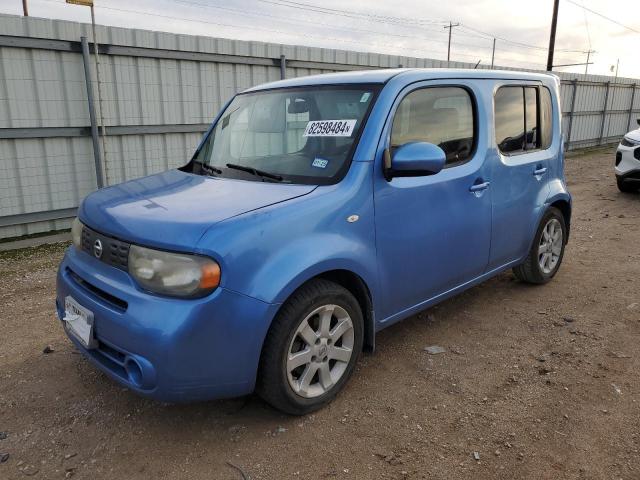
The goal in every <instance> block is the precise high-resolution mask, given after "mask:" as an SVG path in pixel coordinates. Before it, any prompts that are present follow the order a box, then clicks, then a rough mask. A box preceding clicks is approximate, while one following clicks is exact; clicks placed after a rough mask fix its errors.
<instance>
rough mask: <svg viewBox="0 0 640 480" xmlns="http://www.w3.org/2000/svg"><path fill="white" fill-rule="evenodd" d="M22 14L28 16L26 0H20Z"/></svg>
mask: <svg viewBox="0 0 640 480" xmlns="http://www.w3.org/2000/svg"><path fill="white" fill-rule="evenodd" d="M22 14H23V15H24V16H25V17H28V16H29V8H27V0H22Z"/></svg>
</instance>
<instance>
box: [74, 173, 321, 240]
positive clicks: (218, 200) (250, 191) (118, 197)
mask: <svg viewBox="0 0 640 480" xmlns="http://www.w3.org/2000/svg"><path fill="white" fill-rule="evenodd" d="M315 188H316V187H315V186H313V185H288V184H281V183H269V182H257V181H256V182H252V181H244V180H234V179H223V178H214V177H205V176H200V175H194V174H191V173H186V172H182V171H179V170H170V171H168V172H164V173H160V174H157V175H151V176H148V177H144V178H140V179H137V180H132V181H129V182H126V183H122V184H120V185H115V186H113V187H107V188H104V189H102V190H98V191H97V192H95V193H92V194H91V195H89V196H88V197H87V198H86V199H85V200H84V202H83V203H82V206H81V207H80V211H79V216H80V220H81V221H82V222H83V223H85V224H86V225H87V226H89V227H91V228H93V229H95V230H97V231H99V232H102V233H104V234H106V235H111V236H114V237H117V238H121V239H122V240H126V241H129V242H132V243H138V244H142V245H149V246H155V247H158V248H166V249H169V250H171V249H175V250H184V251H192V250H193V249H194V248H195V246H196V244H197V243H198V240H200V238H201V237H202V235H203V234H204V233H205V232H206V230H207V229H208V228H210V227H211V226H212V225H214V224H215V223H217V222H220V221H222V220H225V219H227V218H231V217H235V216H237V215H240V214H242V213H246V212H250V211H252V210H257V209H259V208H263V207H266V206H269V205H273V204H276V203H280V202H284V201H286V200H290V199H292V198H296V197H300V196H302V195H306V194H308V193H310V192H312V191H313V190H314V189H315Z"/></svg>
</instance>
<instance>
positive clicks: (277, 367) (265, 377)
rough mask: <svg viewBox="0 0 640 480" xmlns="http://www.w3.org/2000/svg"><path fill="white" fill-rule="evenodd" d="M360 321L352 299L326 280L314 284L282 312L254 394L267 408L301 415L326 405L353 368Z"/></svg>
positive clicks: (360, 334)
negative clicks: (263, 400)
mask: <svg viewBox="0 0 640 480" xmlns="http://www.w3.org/2000/svg"><path fill="white" fill-rule="evenodd" d="M362 342H363V318H362V312H361V311H360V306H359V304H358V302H357V300H356V299H355V298H354V297H353V295H352V294H351V293H350V292H349V291H348V290H346V289H345V288H343V287H342V286H340V285H338V284H336V283H333V282H329V281H327V280H321V279H318V280H313V281H311V282H309V283H308V284H306V285H304V286H302V287H301V288H300V289H299V290H297V291H296V292H295V293H294V294H293V295H292V296H291V298H289V300H287V302H285V304H284V305H283V306H282V308H281V310H280V312H279V313H278V315H277V316H276V318H275V319H274V321H273V324H272V325H271V328H270V330H269V333H268V335H267V338H266V340H265V344H264V347H263V350H262V357H261V359H260V371H259V378H258V386H257V390H258V393H259V394H260V396H262V398H264V399H265V400H266V401H267V402H268V403H270V404H271V405H272V406H274V407H275V408H277V409H278V410H282V411H283V412H286V413H290V414H293V415H303V414H305V413H309V412H312V411H314V410H317V409H319V408H321V407H322V406H324V405H325V404H327V403H328V402H330V401H331V400H332V399H333V398H334V397H335V396H336V395H337V394H338V392H339V391H340V390H341V389H342V387H343V386H344V384H345V383H346V382H347V380H348V378H349V377H350V376H351V374H352V372H353V369H354V368H355V364H356V361H357V359H358V356H359V353H360V351H361V350H362Z"/></svg>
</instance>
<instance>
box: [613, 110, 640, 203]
mask: <svg viewBox="0 0 640 480" xmlns="http://www.w3.org/2000/svg"><path fill="white" fill-rule="evenodd" d="M638 125H640V118H639V119H638ZM616 181H617V182H618V188H619V189H620V191H621V192H635V191H637V190H639V189H640V128H638V129H636V130H632V131H631V132H629V133H627V134H626V135H625V136H624V137H623V138H622V141H621V142H620V145H618V151H617V152H616Z"/></svg>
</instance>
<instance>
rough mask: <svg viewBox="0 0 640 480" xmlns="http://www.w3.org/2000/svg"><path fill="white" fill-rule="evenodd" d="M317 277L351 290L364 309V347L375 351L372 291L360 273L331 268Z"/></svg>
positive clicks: (361, 308)
mask: <svg viewBox="0 0 640 480" xmlns="http://www.w3.org/2000/svg"><path fill="white" fill-rule="evenodd" d="M315 278H323V279H325V280H329V281H331V282H334V283H337V284H338V285H340V286H342V287H344V288H346V289H347V290H349V292H351V295H353V296H354V297H355V298H356V300H357V301H358V304H359V305H360V310H362V317H363V319H364V349H365V350H366V351H369V352H373V349H374V347H375V325H374V315H373V302H372V300H371V292H370V291H369V287H367V284H366V283H365V282H364V280H362V278H360V276H359V275H356V274H355V273H353V272H351V271H349V270H331V271H328V272H324V273H321V274H320V275H318V276H317V277H315Z"/></svg>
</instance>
